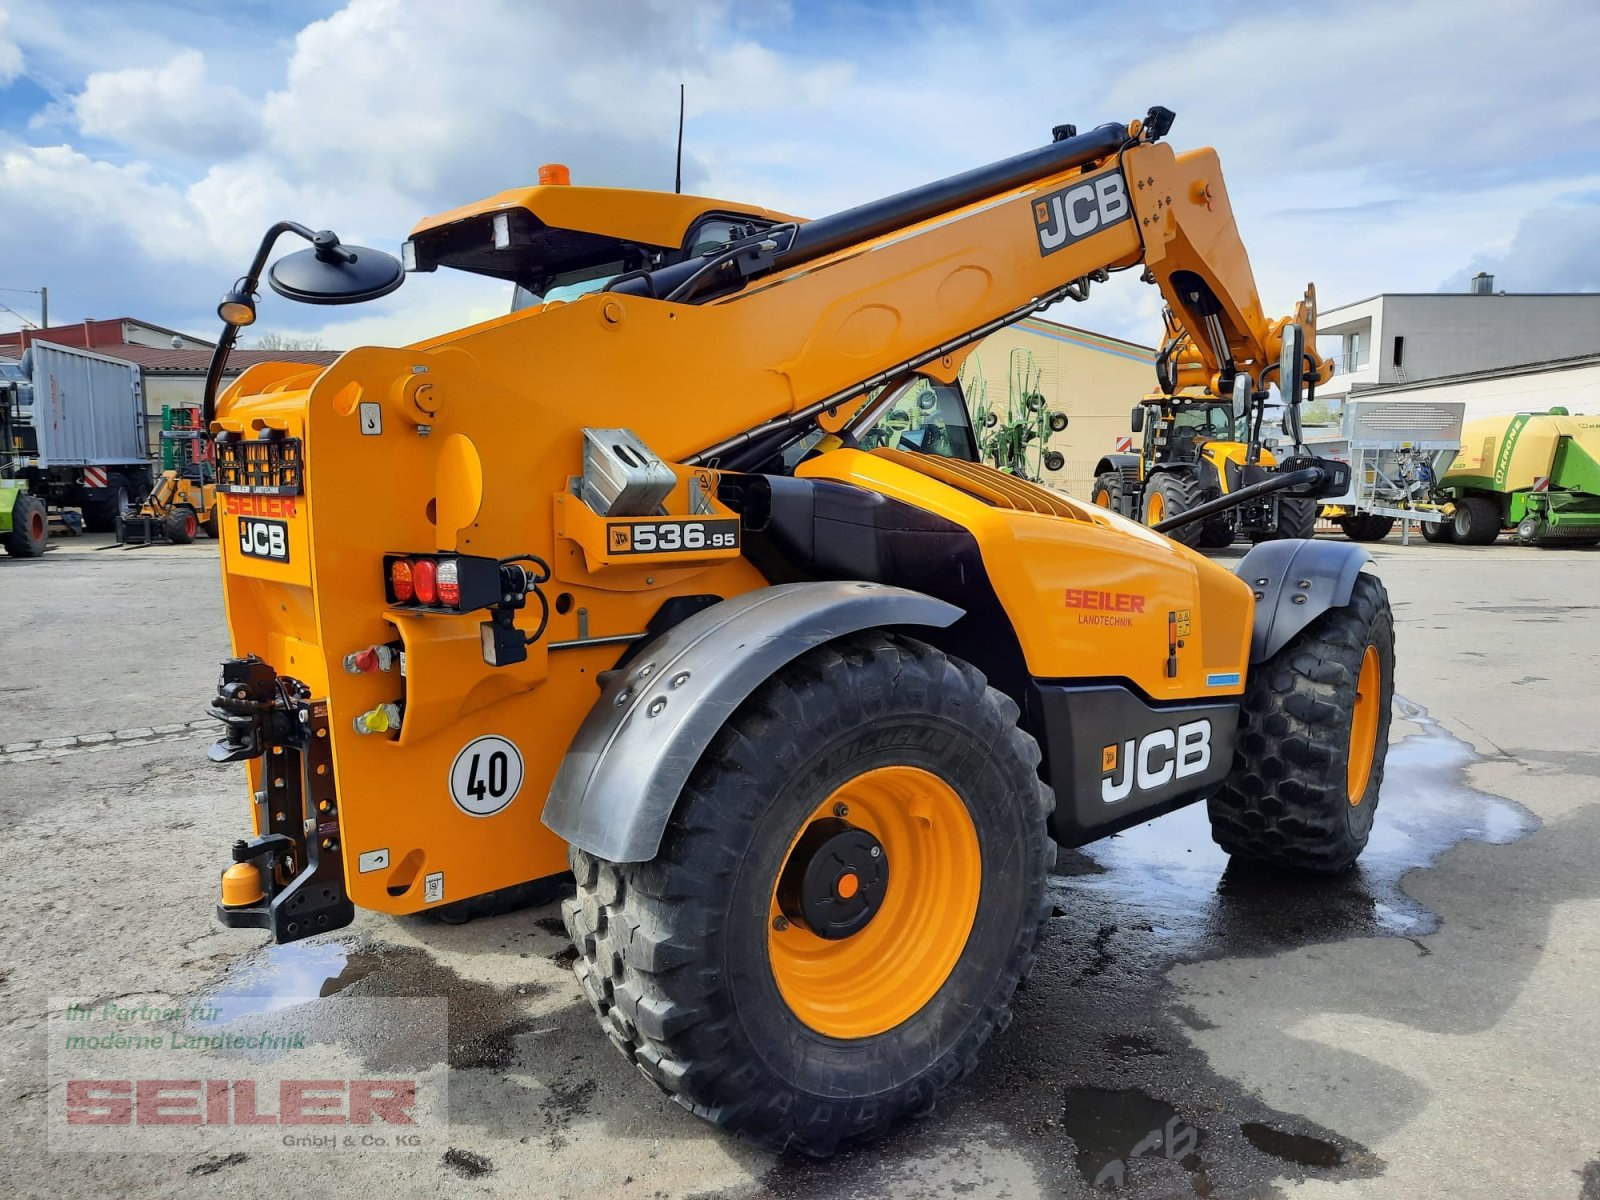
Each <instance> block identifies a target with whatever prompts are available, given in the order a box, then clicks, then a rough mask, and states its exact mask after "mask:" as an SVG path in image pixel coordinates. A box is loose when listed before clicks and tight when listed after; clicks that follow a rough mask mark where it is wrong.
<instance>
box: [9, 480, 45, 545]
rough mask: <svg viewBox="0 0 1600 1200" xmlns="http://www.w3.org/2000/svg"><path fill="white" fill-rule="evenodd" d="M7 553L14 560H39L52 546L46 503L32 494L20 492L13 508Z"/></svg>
mask: <svg viewBox="0 0 1600 1200" xmlns="http://www.w3.org/2000/svg"><path fill="white" fill-rule="evenodd" d="M4 541H5V546H6V553H7V554H9V555H11V556H12V557H13V558H38V557H39V556H40V555H41V554H43V553H44V552H45V551H46V550H47V549H48V548H49V546H50V514H49V513H48V512H47V511H46V509H45V505H44V501H43V500H41V499H40V498H39V497H38V496H35V495H33V494H32V493H30V492H18V493H17V498H16V500H15V502H14V503H13V504H12V506H11V532H10V533H8V534H6V536H5V538H4Z"/></svg>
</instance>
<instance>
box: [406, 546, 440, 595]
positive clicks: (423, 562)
mask: <svg viewBox="0 0 1600 1200" xmlns="http://www.w3.org/2000/svg"><path fill="white" fill-rule="evenodd" d="M411 582H412V584H413V585H414V586H415V587H416V590H417V603H418V604H427V605H430V606H431V605H434V604H437V603H438V602H439V579H438V568H437V567H435V566H434V563H433V559H431V558H419V559H417V560H416V561H415V562H413V563H412V564H411Z"/></svg>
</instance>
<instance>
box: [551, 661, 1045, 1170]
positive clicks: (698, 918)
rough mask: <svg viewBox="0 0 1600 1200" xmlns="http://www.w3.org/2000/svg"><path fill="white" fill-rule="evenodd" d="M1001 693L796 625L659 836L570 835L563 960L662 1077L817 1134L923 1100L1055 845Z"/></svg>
mask: <svg viewBox="0 0 1600 1200" xmlns="http://www.w3.org/2000/svg"><path fill="white" fill-rule="evenodd" d="M1017 715H1018V714H1017V708H1016V706H1015V705H1014V704H1013V703H1012V702H1011V701H1010V700H1009V699H1007V698H1006V697H1004V696H1002V695H1001V694H1000V693H998V692H996V691H994V690H993V689H991V688H988V687H987V686H986V685H985V683H984V680H983V677H982V675H980V674H979V673H978V672H977V671H976V670H974V669H973V668H972V667H970V666H968V665H966V664H965V663H962V662H959V661H957V660H955V659H951V658H947V657H946V656H945V655H943V654H941V653H939V652H938V651H936V650H934V649H932V648H930V647H928V646H926V645H923V644H921V643H919V642H915V641H912V640H910V639H907V638H902V637H894V636H889V635H885V634H882V633H870V634H862V635H858V636H856V637H852V638H848V639H845V640H842V641H840V642H836V643H833V644H831V645H828V646H824V647H820V648H818V649H816V650H813V651H811V652H810V653H808V654H806V655H805V656H803V657H802V658H800V659H797V660H796V661H795V662H794V663H792V664H790V666H788V667H786V668H785V669H784V670H782V671H780V672H779V673H778V674H777V675H776V676H775V677H774V678H773V679H771V680H769V681H768V682H767V683H766V684H764V685H763V686H762V687H761V688H760V689H758V690H757V691H756V693H755V694H754V695H752V696H751V698H750V699H749V700H748V701H746V702H745V703H744V705H742V706H741V707H740V709H739V710H738V711H737V712H736V713H735V714H734V716H733V717H732V719H731V720H730V721H729V722H728V724H727V725H726V726H725V727H724V728H723V730H722V732H721V733H720V734H719V735H718V736H717V739H716V740H715V741H714V742H713V743H712V745H711V747H710V748H709V749H708V750H707V752H706V754H705V756H704V758H703V759H702V760H701V762H700V765H699V766H698V767H697V768H696V769H695V772H694V774H693V776H691V778H690V780H689V783H688V784H687V785H686V786H685V788H684V791H683V794H682V796H681V797H680V799H679V801H678V807H677V811H676V812H675V813H674V815H673V818H672V820H671V822H670V824H669V825H668V827H667V830H666V832H665V834H664V836H663V838H662V842H661V847H660V849H659V851H658V852H657V855H656V858H655V859H654V860H653V861H651V862H648V863H611V862H606V861H603V860H601V859H597V858H595V857H593V856H592V855H589V854H587V853H585V852H583V851H581V850H576V849H575V850H574V851H573V853H572V866H573V874H574V876H575V877H576V879H577V885H578V892H577V895H576V897H575V898H574V899H572V900H570V901H568V902H567V903H566V905H564V907H563V914H564V916H565V918H566V922H567V930H568V933H569V934H570V935H571V937H572V940H573V942H574V944H575V945H576V946H577V948H578V951H579V958H578V961H577V962H576V964H575V965H574V969H575V971H576V972H577V975H578V979H579V981H580V982H581V983H582V985H583V988H584V991H585V992H586V993H587V995H588V997H589V999H590V1001H591V1003H592V1004H593V1005H594V1008H595V1010H596V1012H597V1013H598V1014H599V1016H600V1018H601V1023H602V1025H603V1027H604V1028H605V1030H606V1033H607V1034H608V1036H610V1038H611V1040H612V1041H613V1042H615V1043H616V1045H617V1046H618V1048H619V1049H621V1050H622V1052H623V1053H624V1054H625V1055H627V1056H628V1058H629V1059H631V1060H632V1061H633V1062H634V1063H635V1064H636V1065H637V1066H638V1067H639V1069H640V1070H641V1071H642V1072H643V1073H644V1074H645V1075H646V1076H647V1077H648V1078H650V1079H651V1080H653V1081H654V1082H655V1083H657V1084H658V1085H659V1086H660V1087H661V1088H662V1089H663V1090H664V1091H666V1092H667V1094H669V1095H670V1096H672V1098H673V1099H674V1100H676V1101H677V1102H678V1103H679V1104H681V1105H682V1106H683V1107H685V1108H687V1109H689V1110H690V1111H691V1112H694V1113H696V1114H698V1115H699V1116H702V1117H704V1118H706V1119H707V1120H709V1121H711V1122H713V1123H714V1124H716V1125H718V1126H720V1127H722V1128H723V1129H726V1130H728V1131H730V1132H733V1133H737V1134H739V1135H741V1136H743V1137H746V1138H748V1139H750V1140H751V1141H753V1142H756V1143H757V1144H759V1145H761V1146H764V1147H766V1148H767V1149H770V1150H783V1149H794V1150H798V1151H800V1152H802V1153H806V1154H810V1155H815V1156H823V1155H828V1154H831V1153H833V1152H834V1150H836V1149H837V1148H838V1147H839V1146H840V1145H841V1144H843V1143H846V1142H852V1141H859V1140H864V1139H870V1138H872V1137H874V1136H876V1135H878V1134H881V1133H883V1132H884V1131H885V1130H887V1129H888V1128H889V1127H890V1126H891V1125H892V1124H893V1123H894V1122H895V1121H896V1120H897V1119H899V1118H900V1117H903V1116H909V1115H921V1114H925V1113H927V1112H928V1111H929V1110H931V1109H932V1107H933V1105H934V1101H935V1099H936V1097H937V1096H938V1094H939V1093H940V1092H941V1091H942V1090H943V1089H944V1088H946V1087H947V1086H948V1085H949V1084H951V1083H952V1082H954V1081H955V1080H956V1079H958V1078H960V1077H961V1076H962V1075H964V1074H965V1073H966V1072H967V1071H969V1070H971V1069H972V1067H973V1065H974V1064H975V1062H976V1059H977V1053H978V1050H979V1049H980V1048H981V1047H982V1045H983V1044H984V1042H986V1041H987V1040H988V1038H989V1036H990V1034H992V1033H994V1032H995V1031H996V1030H998V1029H1003V1028H1005V1026H1006V1025H1007V1024H1008V1022H1009V1019H1010V1013H1009V1005H1010V1001H1011V995H1012V992H1013V991H1014V990H1015V989H1016V986H1017V984H1018V982H1019V981H1020V980H1021V979H1022V977H1023V976H1024V975H1026V974H1027V972H1028V970H1029V968H1030V967H1031V966H1032V964H1033V959H1034V944H1035V941H1036V939H1037V936H1038V930H1039V925H1040V921H1041V919H1042V918H1043V917H1044V915H1045V914H1046V912H1047V911H1048V909H1047V906H1046V905H1045V903H1044V880H1045V874H1046V872H1047V870H1048V868H1049V865H1050V864H1051V863H1052V862H1053V861H1054V859H1055V847H1054V844H1053V843H1052V842H1051V841H1050V839H1049V835H1048V833H1047V832H1046V826H1045V822H1046V819H1047V816H1048V814H1049V811H1050V809H1051V807H1052V802H1051V798H1050V792H1049V790H1048V789H1047V788H1045V787H1044V786H1043V784H1041V783H1040V782H1039V777H1038V774H1037V768H1038V763H1039V750H1038V747H1037V745H1036V744H1035V743H1034V741H1033V739H1032V738H1030V737H1028V736H1027V735H1026V734H1025V733H1023V732H1022V731H1021V730H1020V729H1019V728H1018V727H1017Z"/></svg>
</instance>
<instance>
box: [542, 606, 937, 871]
mask: <svg viewBox="0 0 1600 1200" xmlns="http://www.w3.org/2000/svg"><path fill="white" fill-rule="evenodd" d="M961 614H962V610H961V609H959V608H957V607H956V606H955V605H953V604H946V603H945V602H944V601H943V600H936V599H934V598H933V597H932V596H928V595H925V594H923V593H922V592H913V591H908V590H907V589H905V588H897V587H887V586H885V585H883V584H879V583H860V582H854V581H828V582H818V583H785V584H780V585H779V586H777V587H770V588H761V589H759V590H757V591H754V592H747V593H745V594H744V595H742V596H736V597H734V598H733V599H731V600H724V601H722V602H721V603H719V604H714V605H712V606H711V607H710V608H707V609H702V610H701V611H700V612H698V613H696V614H695V615H694V616H692V617H690V618H688V619H687V620H685V621H683V622H681V623H679V624H677V625H675V626H673V627H672V628H671V629H669V630H668V631H667V632H666V633H665V634H663V635H662V636H661V637H659V638H657V639H656V640H655V641H653V642H651V643H649V644H648V645H647V646H645V647H644V648H643V649H642V650H641V651H640V652H639V654H638V655H637V656H636V657H635V658H634V659H633V661H632V662H630V663H629V664H628V665H627V667H626V668H624V669H623V670H621V671H619V672H618V673H617V675H616V676H615V677H614V678H613V679H612V680H611V681H610V683H608V684H607V685H606V687H605V689H604V690H603V691H602V692H601V694H600V699H599V700H597V701H596V702H595V706H594V707H593V708H592V709H590V710H589V715H588V716H587V717H586V718H585V719H584V722H583V724H582V726H580V727H579V729H578V733H577V736H576V737H574V738H573V740H572V745H571V747H570V748H569V749H568V750H567V755H566V757H565V758H564V759H563V760H562V762H561V768H560V770H558V771H557V772H556V777H555V781H554V782H553V783H552V784H551V785H550V795H549V798H548V799H547V800H546V801H545V806H544V823H545V824H546V825H548V826H549V827H550V828H551V829H553V830H555V832H556V833H558V834H560V835H561V836H562V837H563V838H565V839H566V840H567V841H568V842H570V843H571V844H572V845H574V846H577V847H578V848H579V849H582V850H587V851H588V852H589V853H591V854H594V855H596V856H598V857H600V858H604V859H608V860H610V861H611V862H646V861H648V860H649V859H651V858H654V857H655V853H656V849H657V847H659V846H660V844H661V835H662V832H663V831H664V830H665V829H666V827H667V821H668V819H669V818H670V817H671V816H672V809H673V806H674V805H675V804H676V803H677V800H678V794H679V793H680V792H681V791H682V790H683V785H684V784H685V783H686V782H688V779H689V774H690V772H691V771H693V770H694V768H695V764H696V763H698V762H699V761H700V756H701V754H703V753H704V752H705V748H706V747H707V746H708V745H709V744H710V743H711V739H712V738H713V737H715V736H716V733H717V731H718V730H719V729H721V728H722V726H723V725H724V724H725V723H726V722H727V720H728V718H729V717H730V716H732V715H733V712H734V710H735V709H736V708H738V707H739V705H740V704H741V703H743V702H744V700H745V699H746V698H747V697H748V696H749V695H750V693H751V692H753V691H755V690H756V688H757V687H759V686H760V685H761V684H762V683H763V682H765V681H766V680H767V679H768V678H770V677H771V675H772V674H773V672H775V671H777V670H778V669H779V668H780V667H782V666H784V665H785V664H787V663H789V662H792V661H793V660H794V659H796V658H798V657H799V656H800V655H802V654H804V653H805V652H806V651H807V650H810V649H811V648H812V647H814V646H820V645H822V644H823V643H824V642H830V641H833V640H834V639H835V638H839V637H843V636H845V635H846V634H851V633H857V632H859V631H861V630H863V629H876V628H880V627H884V626H904V625H925V626H937V627H943V626H947V625H950V624H952V623H954V622H955V621H956V620H957V619H958V618H959V617H960V616H961Z"/></svg>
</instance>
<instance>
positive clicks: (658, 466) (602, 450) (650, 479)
mask: <svg viewBox="0 0 1600 1200" xmlns="http://www.w3.org/2000/svg"><path fill="white" fill-rule="evenodd" d="M677 483H678V477H677V476H676V475H674V474H673V472H672V468H671V467H669V466H667V464H666V463H664V462H662V461H661V460H660V459H659V458H657V457H656V455H655V454H654V453H653V452H652V451H651V449H650V447H648V446H646V445H645V444H644V443H643V442H642V441H640V440H639V436H638V435H637V434H636V433H634V432H633V430H631V429H585V430H584V431H583V481H582V483H581V485H580V488H579V496H580V497H581V498H582V500H583V502H584V503H585V504H587V505H588V506H589V507H590V508H592V509H594V511H595V512H597V513H599V514H600V515H601V516H602V517H648V516H653V515H654V514H655V513H657V512H659V511H660V509H661V502H662V501H663V500H665V499H666V498H667V493H668V492H670V491H672V489H673V488H674V487H676V486H677Z"/></svg>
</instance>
